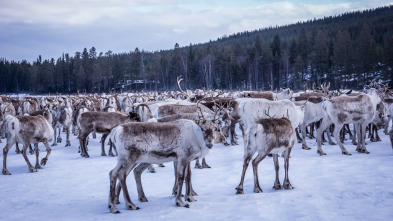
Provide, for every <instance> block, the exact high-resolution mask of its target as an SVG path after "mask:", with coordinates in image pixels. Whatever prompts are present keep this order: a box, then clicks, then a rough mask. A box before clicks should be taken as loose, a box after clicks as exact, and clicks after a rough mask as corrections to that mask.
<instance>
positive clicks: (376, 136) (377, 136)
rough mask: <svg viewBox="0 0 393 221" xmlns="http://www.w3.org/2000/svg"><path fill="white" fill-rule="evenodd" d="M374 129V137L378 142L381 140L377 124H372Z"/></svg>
mask: <svg viewBox="0 0 393 221" xmlns="http://www.w3.org/2000/svg"><path fill="white" fill-rule="evenodd" d="M374 129H375V138H376V139H377V141H378V142H379V141H382V140H381V138H380V137H379V134H378V128H377V126H374Z"/></svg>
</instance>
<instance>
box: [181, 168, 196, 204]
mask: <svg viewBox="0 0 393 221" xmlns="http://www.w3.org/2000/svg"><path fill="white" fill-rule="evenodd" d="M185 171H186V174H185V180H186V194H185V196H184V199H185V200H186V201H188V202H195V201H196V200H195V199H194V197H192V196H195V195H194V194H196V193H195V192H194V190H193V189H192V183H191V162H190V163H188V164H187V166H186V170H185Z"/></svg>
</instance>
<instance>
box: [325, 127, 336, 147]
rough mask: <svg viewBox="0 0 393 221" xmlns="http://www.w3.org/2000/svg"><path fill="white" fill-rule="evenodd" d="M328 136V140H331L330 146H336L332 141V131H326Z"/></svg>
mask: <svg viewBox="0 0 393 221" xmlns="http://www.w3.org/2000/svg"><path fill="white" fill-rule="evenodd" d="M326 135H327V137H328V140H329V144H330V145H336V143H334V142H333V140H332V136H331V135H332V132H331V131H330V130H326Z"/></svg>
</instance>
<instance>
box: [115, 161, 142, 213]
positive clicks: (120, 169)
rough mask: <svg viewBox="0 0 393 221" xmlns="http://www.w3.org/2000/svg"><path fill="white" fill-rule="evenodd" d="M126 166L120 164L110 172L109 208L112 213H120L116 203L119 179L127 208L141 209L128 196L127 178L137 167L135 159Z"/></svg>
mask: <svg viewBox="0 0 393 221" xmlns="http://www.w3.org/2000/svg"><path fill="white" fill-rule="evenodd" d="M130 161H131V162H130ZM130 161H129V162H127V163H126V164H125V163H124V162H118V163H117V165H116V167H115V168H114V169H113V170H111V172H109V181H110V185H109V200H108V208H109V209H110V210H111V212H112V213H120V212H119V210H118V209H117V206H116V205H115V201H116V197H117V196H116V181H117V180H118V179H119V181H120V182H119V183H120V185H121V188H123V196H124V199H125V201H126V208H127V209H132V210H136V209H139V208H138V207H136V206H135V205H134V204H133V203H132V202H131V198H130V195H129V194H128V190H127V185H126V183H125V180H126V178H127V175H128V173H129V172H130V171H131V170H132V169H133V168H134V167H135V163H134V162H135V159H130ZM127 172H128V173H127ZM119 193H120V190H119Z"/></svg>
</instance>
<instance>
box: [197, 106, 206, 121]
mask: <svg viewBox="0 0 393 221" xmlns="http://www.w3.org/2000/svg"><path fill="white" fill-rule="evenodd" d="M197 107H198V109H199V112H201V115H202V118H203V120H206V119H205V116H203V111H202V108H201V106H199V104H197ZM198 117H199V119H201V116H200V115H199V113H198Z"/></svg>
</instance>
